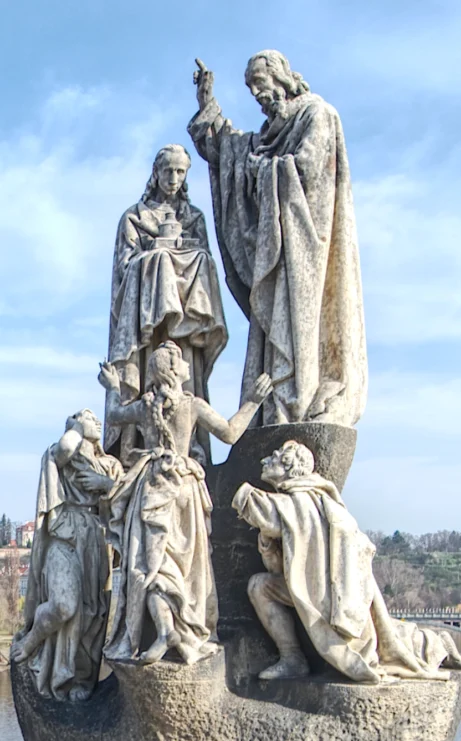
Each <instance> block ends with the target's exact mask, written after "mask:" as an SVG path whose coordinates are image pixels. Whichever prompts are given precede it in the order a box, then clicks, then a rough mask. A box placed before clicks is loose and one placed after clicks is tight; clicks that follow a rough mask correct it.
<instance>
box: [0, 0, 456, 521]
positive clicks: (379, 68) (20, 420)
mask: <svg viewBox="0 0 461 741" xmlns="http://www.w3.org/2000/svg"><path fill="white" fill-rule="evenodd" d="M157 5H158V7H156V6H157ZM1 6H2V24H1V28H0V61H1V65H0V66H1V69H2V70H3V74H2V75H1V78H0V89H1V100H2V105H1V115H0V244H1V245H2V253H1V254H2V258H1V262H0V285H1V290H0V419H1V425H0V465H1V468H2V487H1V493H0V510H1V511H3V510H5V511H7V512H8V514H9V515H10V516H11V517H12V519H17V520H21V519H29V518H30V517H32V516H33V512H34V507H35V493H36V484H37V478H38V472H39V461H40V456H41V453H42V452H43V450H44V449H45V448H46V447H47V446H48V445H49V444H50V443H51V442H53V441H55V440H56V439H58V438H59V436H60V434H61V432H62V429H63V425H64V422H65V419H66V417H67V415H68V414H69V413H73V412H75V411H76V410H77V409H79V408H81V407H85V406H90V407H92V408H93V409H94V410H95V411H96V412H98V413H99V414H101V415H102V410H103V393H102V390H101V389H100V388H99V386H98V383H97V381H96V375H97V368H98V366H97V363H98V360H100V359H101V358H102V357H103V356H104V355H105V353H106V347H107V329H108V311H109V289H110V273H111V262H112V251H113V242H114V237H115V231H116V227H117V222H118V219H119V217H120V215H121V214H122V212H123V211H124V210H125V209H126V208H127V207H128V206H130V205H131V204H132V203H134V202H135V201H137V200H138V198H139V196H140V195H141V194H142V192H143V189H144V185H145V182H146V180H147V177H148V175H149V171H150V167H151V163H152V159H153V157H154V155H155V153H156V152H157V150H158V149H159V148H160V147H161V146H163V145H164V144H166V143H169V142H178V143H182V144H184V145H185V146H186V147H187V148H188V149H189V151H191V154H192V159H193V165H192V169H191V172H190V176H189V183H190V192H191V196H192V200H193V203H195V204H196V205H197V206H199V207H200V208H202V209H203V210H204V211H205V214H206V216H207V221H208V229H209V234H210V237H211V238H212V243H213V249H214V251H215V256H216V259H217V262H218V264H220V260H219V254H218V251H217V248H216V241H215V238H214V228H213V219H212V213H211V201H210V193H209V184H208V173H207V168H206V165H205V163H203V162H202V161H201V160H200V159H199V158H198V157H197V155H196V154H195V151H193V147H192V145H191V142H190V141H189V138H188V135H187V132H186V125H187V122H188V120H189V118H190V117H191V116H192V115H193V113H194V112H195V110H196V101H195V89H194V86H193V85H192V73H193V70H194V58H195V57H196V56H200V57H201V58H202V59H203V60H204V61H205V62H206V64H207V65H208V66H209V67H210V68H212V69H213V70H214V72H215V76H216V85H215V90H216V96H217V98H218V100H219V101H220V103H221V105H222V107H223V109H224V112H225V115H227V116H228V117H230V118H232V120H233V122H234V124H235V125H237V126H238V127H239V128H242V129H246V130H249V129H253V130H254V129H257V128H259V126H260V125H261V123H262V118H261V113H260V111H259V106H258V105H257V104H256V102H255V101H254V100H253V99H252V98H251V95H250V93H249V91H248V90H247V89H246V87H245V85H244V80H243V74H244V70H245V65H246V61H247V59H248V58H249V57H250V56H251V55H252V54H253V53H254V52H256V51H258V50H260V49H263V48H276V49H280V51H282V52H284V53H285V54H286V55H287V56H288V58H289V59H290V62H291V64H292V67H293V68H294V69H295V70H298V71H300V72H301V73H302V74H303V76H304V77H305V78H306V79H307V80H308V81H309V83H310V85H311V88H312V89H313V91H314V92H317V93H319V94H321V95H322V96H323V97H324V98H326V99H327V100H328V101H329V102H330V103H332V104H333V105H335V106H336V107H337V108H338V110H339V112H340V114H341V118H342V121H343V125H344V129H345V133H346V140H347V145H348V151H349V158H350V164H351V170H352V176H353V185H354V196H355V202H356V212H357V221H358V229H359V239H360V248H361V259H362V269H363V283H364V295H365V310H366V321H367V334H368V345H369V360H370V374H371V375H370V394H369V402H368V407H367V410H366V412H365V415H364V418H363V420H362V421H361V422H360V424H359V426H358V433H359V440H358V447H357V454H356V459H355V462H354V465H353V469H352V471H351V474H350V477H349V480H348V483H347V485H346V489H345V492H344V495H345V498H346V501H347V503H348V506H349V507H350V509H351V511H352V512H353V513H354V514H355V515H356V517H357V519H358V520H359V523H360V525H361V526H362V527H364V528H373V529H382V530H385V531H393V530H395V529H397V528H399V529H401V530H407V531H411V532H415V533H417V532H424V531H431V530H436V529H443V528H449V529H451V528H457V529H460V528H461V517H460V516H459V515H460V510H461V508H460V505H459V500H460V493H461V462H460V456H459V444H460V439H461V436H460V430H459V427H460V423H459V419H460V417H461V372H460V361H461V290H460V288H461V286H460V274H461V250H460V247H459V245H460V234H461V210H460V201H461V143H460V138H459V121H460V115H461V96H460V92H461V78H460V75H459V70H460V69H461V47H460V44H459V38H460V37H461V7H460V6H459V3H457V2H456V0H451V1H450V2H448V1H446V2H443V1H438V2H429V0H418V2H416V0H406V2H405V3H402V2H401V1H400V0H398V1H397V0H388V1H387V2H386V3H384V2H381V3H376V2H375V3H366V2H364V0H360V1H359V0H350V1H349V2H348V3H343V2H341V0H329V1H328V0H323V1H322V2H312V1H311V0H287V2H285V3H283V4H282V3H278V2H273V1H272V0H268V1H267V2H265V3H264V5H263V6H262V5H261V4H260V3H256V2H248V1H247V2H243V1H242V0H236V1H234V2H233V3H229V4H228V5H227V4H226V5H224V4H218V3H213V4H211V3H209V2H204V1H203V0H196V1H195V2H194V3H186V2H185V1H182V2H178V1H177V0H176V1H175V0H173V1H172V2H169V3H162V4H160V3H158V4H156V3H154V2H149V3H148V2H144V0H140V1H139V2H138V3H136V4H133V3H132V2H128V0H111V2H109V0H78V2H77V1H76V0H67V2H66V3H63V2H62V0H61V1H60V2H58V1H57V0H41V2H40V3H36V2H33V1H32V0H21V2H17V3H7V2H6V1H5V0H4V2H3V3H1ZM281 9H283V10H281ZM221 276H222V270H221ZM222 286H223V295H224V301H225V309H226V316H227V320H228V324H229V329H230V334H231V340H230V342H229V345H228V348H227V349H226V351H225V353H224V354H223V355H222V356H221V359H220V360H219V361H218V363H217V365H216V369H215V372H214V375H213V377H212V383H211V393H212V403H213V404H214V406H215V407H216V408H217V409H218V410H219V411H220V412H222V413H223V414H225V415H230V414H232V413H233V412H234V411H235V409H236V406H237V403H238V396H239V383H238V379H239V378H240V376H241V370H242V365H243V359H244V353H245V346H246V331H247V328H246V323H245V320H244V318H243V315H242V314H241V312H240V310H239V309H238V307H237V306H236V305H235V304H234V302H233V300H232V298H231V297H230V295H229V294H228V292H227V290H226V288H225V286H224V283H222ZM216 453H217V456H216V458H217V459H218V460H219V459H222V457H223V456H225V450H224V448H223V447H220V448H217V449H216Z"/></svg>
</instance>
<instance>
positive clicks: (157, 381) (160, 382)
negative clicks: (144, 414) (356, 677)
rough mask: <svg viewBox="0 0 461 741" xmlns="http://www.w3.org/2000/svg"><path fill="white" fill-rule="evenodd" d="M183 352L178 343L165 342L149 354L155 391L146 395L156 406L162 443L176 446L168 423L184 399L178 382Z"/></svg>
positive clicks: (149, 383) (148, 380)
mask: <svg viewBox="0 0 461 741" xmlns="http://www.w3.org/2000/svg"><path fill="white" fill-rule="evenodd" d="M181 358H182V352H181V349H180V348H179V347H178V345H176V343H174V342H172V341H171V340H168V341H167V342H162V344H161V345H159V346H158V348H157V349H156V350H154V352H153V353H152V355H151V356H150V358H149V363H148V366H147V378H146V387H147V388H149V387H150V386H153V393H147V394H145V395H144V396H143V399H144V401H145V402H146V403H147V404H148V406H150V407H151V408H152V415H153V418H154V423H155V426H156V428H157V430H158V435H159V445H162V446H163V447H166V448H169V449H170V450H173V451H174V450H175V449H176V446H175V442H174V438H173V435H172V433H171V430H170V427H169V425H168V420H169V419H170V417H172V416H173V414H174V413H175V411H176V409H177V408H178V404H179V402H180V400H181V395H182V391H181V390H178V385H177V365H178V360H181Z"/></svg>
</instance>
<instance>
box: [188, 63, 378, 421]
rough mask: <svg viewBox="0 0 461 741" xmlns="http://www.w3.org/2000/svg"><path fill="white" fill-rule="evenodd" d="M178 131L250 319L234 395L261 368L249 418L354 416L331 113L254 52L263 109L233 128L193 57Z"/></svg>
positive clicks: (341, 165)
mask: <svg viewBox="0 0 461 741" xmlns="http://www.w3.org/2000/svg"><path fill="white" fill-rule="evenodd" d="M197 64H198V67H199V69H198V70H197V71H196V72H195V75H194V81H195V83H196V85H197V99H198V104H199V111H198V113H197V114H196V115H195V116H194V117H193V118H192V120H191V122H190V123H189V127H188V131H189V133H190V135H191V137H192V139H193V141H194V144H195V147H196V149H197V151H198V153H199V154H200V155H201V156H202V157H203V158H204V159H205V160H206V161H207V162H208V164H209V174H210V182H211V192H212V196H213V210H214V215H215V222H216V234H217V238H218V243H219V247H220V250H221V255H222V259H223V264H224V269H225V272H226V280H227V284H228V286H229V288H230V290H231V292H232V294H233V296H234V298H235V300H236V301H237V303H238V305H239V306H240V308H241V309H242V311H243V312H244V314H245V315H246V316H247V318H248V319H249V322H250V327H249V334H248V345H247V355H246V361H245V370H244V376H243V382H242V397H243V396H244V395H245V393H246V389H247V388H248V387H249V386H251V384H252V383H253V381H254V379H255V378H257V377H258V375H259V374H260V373H262V372H263V371H265V372H267V373H268V374H269V375H270V376H271V378H272V380H273V384H274V393H273V394H272V396H271V397H270V398H269V399H268V400H267V401H266V402H265V404H264V405H263V406H262V409H261V413H260V414H259V415H258V418H257V420H256V421H257V424H259V425H269V424H284V423H287V422H305V421H309V420H313V421H317V422H330V423H335V424H341V425H346V426H352V425H354V424H355V423H356V422H357V420H358V419H359V418H360V417H361V415H362V413H363V410H364V407H365V402H366V394H367V356H366V345H365V329H364V318H363V300H362V286H361V277H360V264H359V250H358V244H357V234H356V226H355V214H354V205H353V201H352V189H351V179H350V172H349V163H348V158H347V152H346V144H345V140H344V133H343V129H342V125H341V121H340V118H339V115H338V113H337V111H336V110H335V109H334V108H333V107H332V106H331V105H329V104H328V103H326V102H325V101H324V100H323V99H322V98H321V97H320V96H319V95H315V94H314V93H312V92H311V91H310V89H309V85H308V84H307V82H306V81H305V80H304V79H303V77H302V76H301V75H300V74H299V73H298V72H294V71H293V70H292V69H291V67H290V64H289V62H288V60H287V58H286V57H284V56H283V54H281V53H280V52H278V51H274V50H265V51H261V52H259V53H257V54H255V55H254V56H253V57H251V59H250V61H249V62H248V65H247V68H246V72H245V82H246V84H247V86H248V88H249V89H250V92H251V94H252V95H253V96H254V97H255V99H256V101H257V102H258V103H259V105H260V106H261V110H262V113H263V114H264V116H265V117H266V120H265V121H264V123H263V125H262V128H261V130H260V131H259V132H252V131H250V132H247V133H244V132H242V131H239V130H238V129H235V128H234V127H233V126H232V123H231V121H230V120H229V119H226V118H225V117H223V114H222V111H221V108H220V106H219V105H218V103H217V101H216V99H215V97H214V94H213V73H212V72H211V71H210V70H208V69H207V68H206V66H205V65H204V64H203V62H201V61H200V60H197Z"/></svg>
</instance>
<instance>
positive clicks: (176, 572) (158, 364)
mask: <svg viewBox="0 0 461 741" xmlns="http://www.w3.org/2000/svg"><path fill="white" fill-rule="evenodd" d="M188 380H189V364H188V363H187V362H186V361H185V360H184V359H183V356H182V352H181V349H180V348H179V347H178V345H176V344H175V343H174V342H171V341H167V342H165V343H161V344H160V345H159V347H158V348H157V349H156V350H154V352H153V353H152V354H151V356H150V358H149V362H148V368H147V376H146V389H147V391H146V393H145V394H144V395H143V396H142V398H141V399H139V400H137V401H133V402H131V403H129V404H122V402H121V396H120V379H119V376H118V373H117V371H116V369H115V368H114V367H113V366H112V365H111V364H110V363H103V364H102V365H101V372H100V375H99V381H100V383H101V384H102V385H103V386H104V387H105V388H106V390H107V415H108V421H109V423H110V424H111V425H116V426H119V427H123V426H124V425H127V424H135V425H137V426H138V428H139V429H140V430H141V432H142V435H143V440H144V445H145V449H144V450H138V451H137V453H138V460H137V461H136V463H134V465H133V466H132V468H131V469H130V470H129V471H128V472H127V474H126V475H125V478H124V479H123V481H121V482H120V485H119V486H118V487H116V488H115V489H114V490H112V491H111V493H110V500H109V505H110V517H109V522H108V532H107V537H108V539H109V540H110V542H111V543H112V544H113V546H114V547H115V549H116V550H117V551H118V552H119V553H120V554H121V583H120V593H119V598H118V603H117V611H116V614H115V619H114V624H113V630H112V634H111V636H110V638H109V641H108V643H107V645H106V647H105V656H106V657H107V658H109V659H127V658H128V659H131V658H137V659H140V660H141V661H142V662H145V663H154V662H156V661H159V660H160V659H161V658H162V657H163V656H164V655H165V653H166V652H167V651H168V649H171V648H176V650H177V651H178V652H179V654H180V656H181V657H182V659H183V660H184V661H185V662H186V663H194V662H195V661H198V660H199V659H202V658H205V657H206V656H209V655H210V654H211V653H213V652H215V651H216V641H217V636H216V625H217V620H218V603H217V596H216V588H215V582H214V576H213V568H212V564H211V557H210V544H209V538H210V533H211V510H212V502H211V499H210V495H209V493H208V489H207V486H206V483H205V472H204V470H203V468H202V467H201V465H200V464H199V463H198V462H197V460H195V459H193V458H191V457H190V455H189V449H190V442H191V438H192V435H193V433H194V431H195V428H196V426H198V425H200V426H201V427H203V428H204V429H205V430H206V431H208V432H211V433H212V434H213V435H215V436H216V437H217V438H218V439H219V440H222V441H223V442H226V443H228V444H233V443H235V442H236V441H237V440H238V439H239V438H240V436H241V435H242V434H243V433H244V431H245V430H246V428H247V426H248V424H249V422H250V420H251V418H252V417H253V415H254V414H255V412H256V411H257V409H258V407H259V406H260V404H261V403H262V402H263V401H264V399H265V398H266V397H267V395H268V394H269V393H270V392H271V390H272V386H271V380H270V378H269V377H268V376H267V375H262V376H260V378H258V379H257V381H256V382H255V384H254V388H253V389H252V393H251V394H250V395H249V397H248V399H247V400H246V401H245V402H244V403H243V404H242V406H241V407H240V409H239V411H238V412H237V413H236V414H235V415H234V416H233V417H232V418H231V419H230V420H229V421H228V422H227V421H226V420H225V419H223V418H222V417H221V416H220V415H219V414H218V413H217V412H215V411H214V410H213V409H212V408H211V407H210V405H209V404H208V403H207V402H206V401H205V400H204V399H201V398H200V397H197V396H194V395H193V394H191V393H190V392H188V391H184V390H183V387H184V386H185V385H186V384H187V382H188ZM148 616H150V618H151V619H152V622H153V624H154V628H155V640H154V641H153V642H152V643H151V645H150V646H149V645H146V646H143V645H142V643H143V633H145V627H146V618H147V617H148Z"/></svg>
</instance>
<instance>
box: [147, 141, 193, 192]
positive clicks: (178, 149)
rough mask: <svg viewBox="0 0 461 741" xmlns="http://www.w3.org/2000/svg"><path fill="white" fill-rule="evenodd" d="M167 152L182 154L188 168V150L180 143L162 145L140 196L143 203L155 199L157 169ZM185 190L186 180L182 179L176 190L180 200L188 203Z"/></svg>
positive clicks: (186, 189) (186, 188)
mask: <svg viewBox="0 0 461 741" xmlns="http://www.w3.org/2000/svg"><path fill="white" fill-rule="evenodd" d="M169 154H182V155H183V156H184V157H185V158H186V159H187V162H188V165H187V169H189V168H190V166H191V158H190V154H189V152H188V151H187V149H186V148H185V147H183V146H182V145H181V144H167V145H166V147H162V149H160V151H159V152H157V156H156V157H155V160H154V164H153V166H152V175H151V176H150V178H149V180H148V181H147V183H146V188H145V190H144V193H143V195H142V198H141V200H142V202H143V203H146V202H147V201H149V200H154V201H155V198H156V195H157V190H158V170H159V168H160V167H161V166H162V165H163V163H164V161H165V159H166V157H167V155H169ZM187 191H188V186H187V182H186V181H185V180H184V182H183V184H182V185H181V187H180V189H179V191H178V196H179V199H180V200H183V201H186V202H187V203H189V196H188V193H187Z"/></svg>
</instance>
